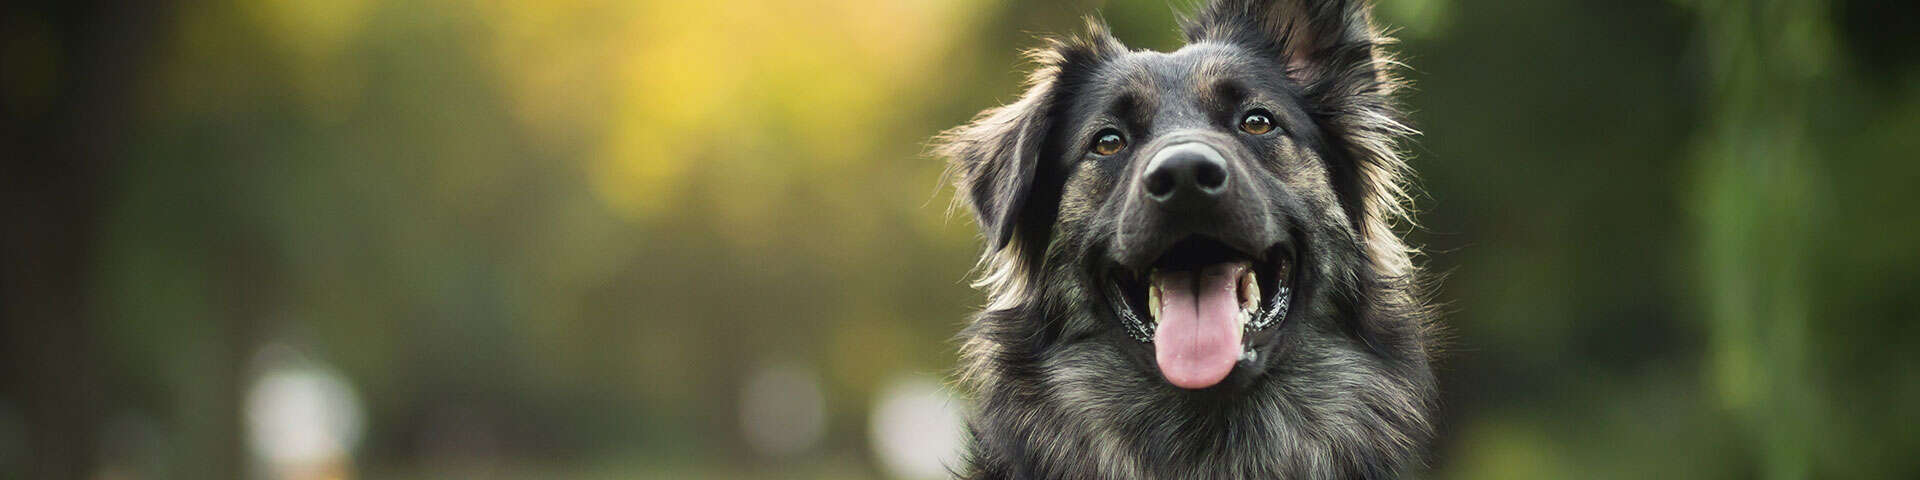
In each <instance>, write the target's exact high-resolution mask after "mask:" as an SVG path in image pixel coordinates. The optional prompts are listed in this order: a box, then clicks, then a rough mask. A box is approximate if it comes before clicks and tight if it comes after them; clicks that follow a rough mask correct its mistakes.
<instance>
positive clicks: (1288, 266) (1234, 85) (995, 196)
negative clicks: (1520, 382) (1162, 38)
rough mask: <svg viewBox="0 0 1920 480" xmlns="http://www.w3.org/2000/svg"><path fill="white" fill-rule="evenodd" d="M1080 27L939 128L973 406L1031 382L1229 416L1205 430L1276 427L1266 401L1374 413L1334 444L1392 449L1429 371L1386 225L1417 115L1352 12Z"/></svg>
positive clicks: (1084, 399) (1140, 427) (1298, 428)
mask: <svg viewBox="0 0 1920 480" xmlns="http://www.w3.org/2000/svg"><path fill="white" fill-rule="evenodd" d="M1091 29H1092V32H1090V34H1089V35H1088V36H1087V37H1084V38H1078V39H1070V40H1061V41H1054V42H1053V43H1051V44H1050V45H1049V46H1048V47H1046V48H1042V49H1039V50H1036V51H1035V52H1034V54H1033V57H1034V59H1035V60H1036V62H1037V63H1039V64H1040V66H1041V68H1039V69H1038V70H1037V71H1036V72H1035V73H1034V75H1033V78H1032V80H1031V82H1030V83H1031V87H1030V89H1029V90H1028V91H1027V93H1026V94H1025V95H1024V96H1023V97H1022V98H1021V100H1020V101H1018V102H1016V103H1013V104H1010V105H1007V106H1004V107H1000V108H998V109H994V110H989V111H987V112H986V113H983V114H982V115H981V116H980V117H979V118H978V119H976V120H975V121H974V122H973V123H972V124H970V125H967V126H964V127H961V128H959V129H956V130H955V131H953V132H950V133H949V134H948V136H947V137H946V138H945V140H946V144H945V145H944V147H943V150H942V151H943V153H946V154H947V155H948V156H950V157H951V159H952V161H953V167H954V170H955V171H956V172H958V173H959V186H960V188H961V189H962V191H963V193H964V194H965V196H966V198H968V199H969V200H970V204H971V206H972V207H973V209H974V211H975V212H976V213H977V214H978V215H979V217H978V218H979V219H980V222H981V225H982V227H983V230H985V233H986V234H987V237H988V239H989V243H990V245H989V248H988V254H987V256H986V257H985V260H984V261H985V264H986V267H987V268H988V269H989V272H988V275H987V277H986V279H985V280H984V281H983V282H982V283H983V284H984V285H986V286H987V288H988V294H989V296H990V299H991V305H990V306H989V309H988V311H987V312H985V313H983V314H982V316H981V317H980V318H978V319H976V321H975V323H974V324H973V325H972V326H971V327H970V329H969V332H968V333H967V334H965V335H963V337H964V338H965V339H966V342H967V343H966V346H965V354H966V355H967V356H968V359H969V361H970V362H971V364H970V365H968V366H966V367H964V368H963V373H964V374H966V375H969V376H975V377H980V376H984V377H989V379H988V380H987V381H985V382H983V383H984V386H983V389H985V390H988V391H987V392H984V394H985V395H987V396H988V397H989V398H986V399H983V401H984V402H985V403H990V404H991V403H996V402H1000V401H1007V399H1004V398H1002V399H996V398H991V397H992V396H994V395H997V394H998V395H1010V396H1015V397H1019V396H1022V395H1031V394H1032V392H1034V391H1040V392H1045V393H1046V395H1044V396H1043V398H1044V399H1045V400H1044V401H1043V403H1044V402H1046V401H1050V402H1060V403H1062V404H1061V405H1055V407H1057V408H1060V409H1063V410H1062V411H1063V412H1076V413H1077V414H1079V415H1083V416H1087V417H1093V418H1092V419H1090V420H1088V419H1082V421H1087V422H1092V423H1093V424H1096V425H1105V424H1106V423H1105V422H1106V421H1107V420H1105V419H1103V418H1126V419H1133V421H1136V422H1139V424H1137V425H1135V426H1134V428H1133V430H1136V431H1135V432H1133V433H1134V434H1136V435H1156V434H1164V435H1206V434H1205V433H1195V432H1192V431H1186V432H1184V433H1182V432H1181V431H1180V428H1179V427H1180V426H1182V425H1187V426H1191V425H1196V424H1194V423H1192V422H1196V421H1198V422H1203V423H1201V424H1198V425H1208V424H1210V425H1216V426H1222V427H1221V429H1222V432H1225V433H1221V432H1215V433H1217V434H1218V435H1219V437H1217V438H1210V439H1206V440H1204V441H1202V442H1199V443H1208V442H1216V441H1221V442H1224V441H1229V440H1228V439H1231V438H1234V437H1235V436H1236V435H1237V436H1240V437H1243V438H1251V437H1247V436H1248V435H1252V436H1253V437H1258V436H1260V433H1271V432H1260V431H1258V430H1257V429H1260V428H1267V427H1273V426H1274V424H1270V423H1263V422H1270V421H1273V420H1274V419H1271V418H1263V417H1266V416H1280V417H1293V418H1291V419H1292V420H1293V421H1295V422H1296V423H1297V425H1293V426H1292V427H1291V428H1293V430H1290V431H1289V432H1290V433H1292V434H1295V435H1297V436H1300V437H1301V438H1310V437H1313V436H1316V435H1317V436H1321V437H1325V438H1321V439H1320V440H1309V441H1306V442H1308V443H1311V442H1312V441H1321V440H1326V438H1331V437H1336V436H1339V435H1347V434H1352V433H1353V431H1354V430H1353V429H1352V428H1347V427H1351V426H1354V425H1361V426H1362V427H1363V429H1365V427H1368V426H1369V425H1368V424H1378V425H1374V426H1378V427H1380V429H1381V430H1379V431H1372V432H1373V433H1374V434H1377V435H1378V438H1361V437H1353V438H1351V439H1347V440H1343V441H1346V442H1370V441H1376V440H1377V441H1378V442H1380V443H1377V444H1373V445H1368V446H1361V445H1357V444H1356V445H1339V446H1328V447H1327V448H1328V449H1329V450H1330V451H1332V450H1339V449H1346V450H1348V451H1347V452H1345V454H1348V455H1357V453H1354V452H1359V451H1366V450H1368V449H1370V448H1376V447H1377V448H1379V449H1385V450H1390V451H1394V452H1404V451H1406V450H1407V446H1408V445H1409V444H1411V443H1413V442H1412V441H1411V440H1410V438H1414V437H1418V436H1420V435H1423V432H1424V431H1425V429H1426V428H1427V427H1426V424H1425V420H1424V417H1423V416H1422V410H1423V408H1424V407H1423V405H1424V402H1425V401H1426V397H1427V396H1428V394H1429V393H1430V389H1431V385H1430V383H1431V378H1430V376H1431V375H1430V373H1429V372H1428V370H1427V368H1428V367H1427V363H1426V362H1427V359H1426V350H1425V348H1426V346H1425V342H1426V338H1427V337H1426V332H1425V330H1424V328H1425V323H1424V321H1423V318H1422V317H1423V315H1422V314H1421V312H1420V311H1419V310H1420V308H1419V302H1418V301H1417V300H1416V297H1417V296H1416V295H1414V294H1413V293H1412V292H1411V287H1410V285H1411V284H1410V283H1409V282H1410V277H1411V276H1412V274H1413V273H1414V270H1413V269H1412V267H1411V262H1410V261H1409V260H1408V253H1407V249H1406V248H1405V247H1404V244H1402V243H1401V242H1400V240H1399V239H1398V238H1397V237H1395V236H1394V235H1393V233H1392V231H1391V229H1390V228H1389V225H1390V223H1391V222H1392V221H1393V220H1394V219H1395V218H1397V217H1398V216H1399V215H1400V212H1401V211H1400V205H1401V200H1402V198H1401V197H1402V193H1401V192H1402V190H1401V187H1400V185H1401V181H1400V178H1399V177H1400V174H1401V171H1402V170H1403V169H1404V162H1402V161H1401V160H1400V158H1399V156H1398V155H1397V154H1396V153H1395V152H1393V151H1392V149H1393V144H1394V143H1395V141H1397V139H1398V137H1400V136H1403V135H1406V134H1408V133H1410V131H1408V130H1407V129H1406V128H1405V127H1403V126H1401V125H1400V124H1399V123H1398V122H1397V121H1396V120H1395V118H1397V115H1396V113H1397V112H1395V111H1394V110H1393V107H1392V102H1391V99H1390V94H1391V90H1392V88H1393V87H1394V86H1395V84H1394V83H1393V82H1392V80H1391V79H1390V77H1388V76H1387V75H1385V74H1384V72H1383V71H1382V70H1383V66H1382V65H1384V64H1385V63H1386V61H1385V60H1383V59H1381V58H1380V57H1379V56H1378V55H1379V53H1378V51H1377V48H1376V47H1377V46H1378V44H1379V43H1380V39H1379V37H1378V36H1377V35H1376V33H1375V32H1374V30H1373V28H1372V26H1371V24H1370V22H1369V21H1368V16H1367V12H1366V11H1365V9H1364V7H1363V6H1362V5H1361V4H1360V3H1359V2H1346V1H1311V0H1279V1H1230V0H1223V1H1219V2H1215V3H1213V4H1211V5H1209V6H1208V7H1207V8H1206V9H1205V10H1204V11H1203V12H1201V14H1200V15H1199V17H1198V18H1197V19H1196V20H1194V21H1192V22H1189V24H1188V25H1186V32H1187V36H1188V39H1189V43H1188V44H1187V45H1186V46H1184V47H1182V48H1180V49H1179V50H1176V51H1173V52H1152V51H1134V50H1128V49H1127V48H1125V47H1124V46H1122V45H1121V44H1120V43H1119V42H1118V41H1117V40H1115V39H1114V38H1112V37H1111V36H1109V35H1107V34H1106V33H1105V31H1104V29H1103V28H1102V27H1100V26H1099V25H1098V24H1093V25H1092V27H1091ZM1342 397H1350V398H1344V399H1343V398H1342ZM1021 398H1024V400H1020V401H1024V402H1032V401H1034V400H1033V399H1031V398H1026V397H1021ZM988 408H993V407H991V406H990V407H988ZM1035 408H1039V407H1035ZM1256 409H1266V410H1256ZM1061 414H1062V415H1066V414H1068V413H1061ZM1029 416H1030V417H1031V416H1032V415H1029ZM1008 421H1009V422H1014V423H1016V424H1019V423H1020V422H1032V420H1020V419H1009V420H1008ZM1243 421H1245V422H1251V423H1247V424H1244V425H1241V424H1237V423H1235V422H1243ZM1003 427H1004V428H1041V429H1044V428H1047V427H1045V426H1038V425H1028V426H1027V427H1019V426H1018V425H1015V426H1003ZM976 428H979V427H978V426H976ZM1109 428H1112V429H1121V428H1122V427H1120V426H1112V425H1109ZM1242 428H1245V429H1254V430H1250V432H1252V433H1249V431H1243V432H1240V433H1232V432H1233V430H1235V429H1242ZM1320 428H1324V429H1327V431H1325V432H1320V431H1318V429H1320ZM1341 428H1346V430H1345V431H1344V432H1342V431H1338V429H1341ZM1370 431H1371V430H1370ZM1155 432H1161V433H1155ZM1108 433H1115V432H1108ZM1122 434H1124V432H1122ZM1026 435H1029V436H1032V435H1036V433H1034V432H1028V433H1026ZM1095 438H1097V436H1096V437H1095ZM1083 441H1095V442H1096V443H1097V442H1099V441H1100V440H1097V439H1096V440H1083ZM1192 443H1194V442H1189V444H1188V445H1171V446H1167V447H1166V448H1169V449H1170V450H1168V451H1169V452H1189V453H1193V452H1201V451H1202V450H1204V448H1203V447H1196V446H1194V445H1193V444H1192ZM1305 444H1306V443H1301V445H1305ZM1007 448H1008V449H1010V450H1019V449H1022V448H1030V447H1007ZM1196 448H1200V449H1202V450H1191V449H1196ZM1273 448H1278V447H1273ZM1295 448H1305V447H1298V446H1296V447H1295ZM1163 453H1164V452H1163ZM1195 454H1198V453H1195ZM1211 455H1216V456H1218V455H1221V453H1220V452H1214V453H1212V454H1211ZM1222 458H1224V457H1222ZM1248 458H1258V457H1257V456H1249V457H1248ZM1109 460H1112V459H1109ZM1353 461H1359V460H1353ZM1247 468H1254V469H1255V470H1251V471H1263V470H1260V469H1261V468H1264V467H1247ZM1272 471H1275V472H1278V471H1280V470H1272Z"/></svg>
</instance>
